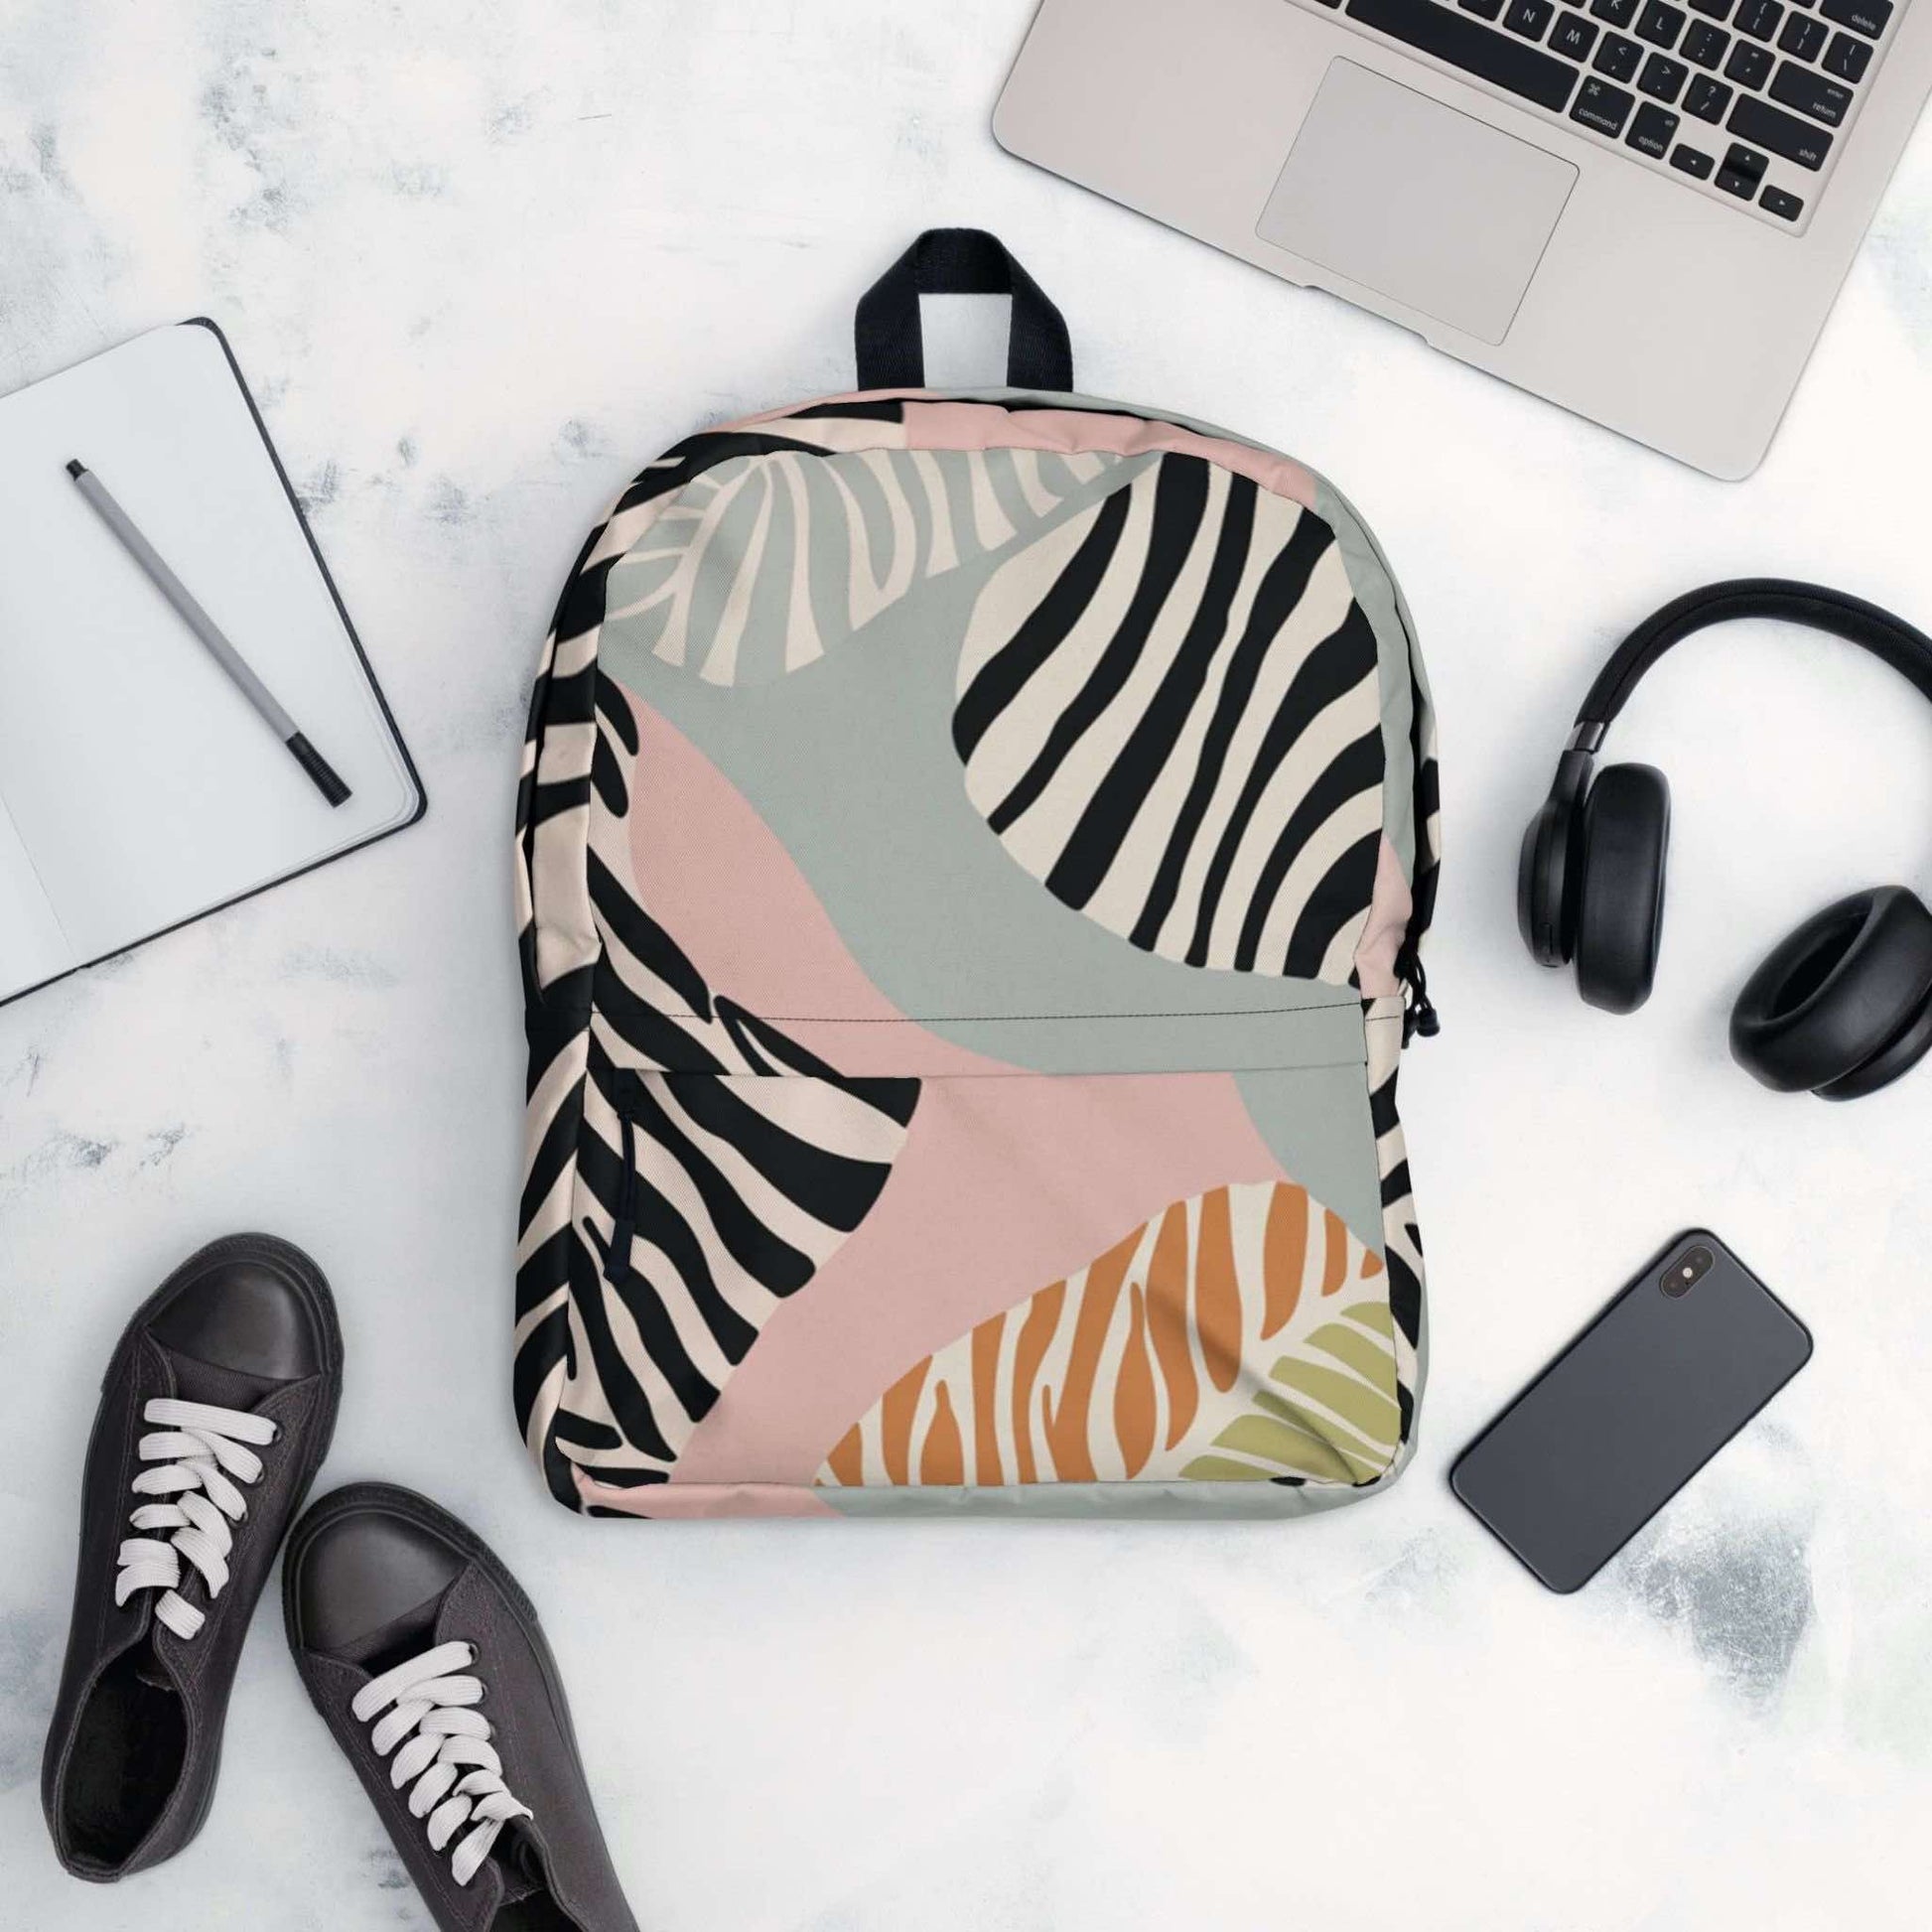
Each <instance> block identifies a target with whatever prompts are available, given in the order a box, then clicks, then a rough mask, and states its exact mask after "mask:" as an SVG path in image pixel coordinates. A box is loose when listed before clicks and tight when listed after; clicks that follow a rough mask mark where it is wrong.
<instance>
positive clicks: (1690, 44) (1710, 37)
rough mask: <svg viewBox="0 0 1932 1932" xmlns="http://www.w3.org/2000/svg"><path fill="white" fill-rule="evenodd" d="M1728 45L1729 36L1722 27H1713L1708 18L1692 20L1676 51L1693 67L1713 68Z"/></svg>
mask: <svg viewBox="0 0 1932 1932" xmlns="http://www.w3.org/2000/svg"><path fill="white" fill-rule="evenodd" d="M1729 45H1730V36H1729V35H1728V34H1726V33H1725V30H1724V29H1723V28H1722V27H1713V26H1712V24H1711V23H1710V22H1709V21H1708V20H1694V21H1692V22H1691V31H1690V32H1689V33H1688V34H1686V35H1685V36H1684V45H1683V46H1682V47H1680V48H1679V49H1678V50H1677V51H1678V53H1680V54H1681V55H1683V57H1684V58H1685V60H1687V61H1689V62H1690V64H1691V65H1692V66H1693V67H1696V68H1711V69H1716V67H1717V66H1718V63H1719V62H1720V61H1722V60H1723V59H1724V58H1725V48H1727V47H1728V46H1729Z"/></svg>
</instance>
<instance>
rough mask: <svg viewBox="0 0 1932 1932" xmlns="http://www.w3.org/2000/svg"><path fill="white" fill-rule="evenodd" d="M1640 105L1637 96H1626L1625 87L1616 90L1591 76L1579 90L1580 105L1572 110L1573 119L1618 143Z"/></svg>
mask: <svg viewBox="0 0 1932 1932" xmlns="http://www.w3.org/2000/svg"><path fill="white" fill-rule="evenodd" d="M1636 104H1637V99H1636V96H1635V95H1634V94H1626V93H1625V92H1624V91H1623V89H1622V88H1621V87H1612V86H1611V85H1610V83H1609V82H1608V81H1607V80H1598V79H1597V78H1596V76H1595V75H1594V74H1588V75H1587V76H1586V77H1585V80H1584V84H1583V85H1582V86H1581V87H1580V88H1578V90H1577V104H1576V106H1575V107H1573V108H1572V109H1571V110H1570V118H1571V119H1572V120H1573V121H1582V122H1583V124H1584V125H1585V126H1586V127H1593V128H1594V129H1595V130H1596V131H1597V133H1598V134H1607V135H1608V136H1609V137H1610V139H1611V140H1612V141H1614V140H1615V139H1616V137H1617V136H1618V135H1619V134H1621V133H1622V132H1623V123H1624V122H1625V121H1627V120H1628V119H1629V118H1630V110H1631V108H1633V107H1634V106H1635V105H1636Z"/></svg>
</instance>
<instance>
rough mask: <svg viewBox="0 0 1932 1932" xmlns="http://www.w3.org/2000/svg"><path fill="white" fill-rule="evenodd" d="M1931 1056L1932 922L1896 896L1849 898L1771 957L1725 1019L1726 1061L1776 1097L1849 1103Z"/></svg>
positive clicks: (1895, 889) (1908, 898)
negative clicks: (1811, 1097)
mask: <svg viewBox="0 0 1932 1932" xmlns="http://www.w3.org/2000/svg"><path fill="white" fill-rule="evenodd" d="M1928 1048H1932V912H1928V911H1927V910H1926V908H1925V905H1924V903H1923V901H1921V900H1920V898H1919V897H1918V896H1917V894H1915V893H1909V892H1907V891H1906V890H1905V888H1904V887H1902V886H1877V887H1873V888H1871V889H1870V890H1868V891H1866V892H1863V893H1854V894H1853V895H1852V896H1851V897H1850V898H1842V899H1840V900H1838V901H1837V903H1836V904H1832V905H1828V906H1826V907H1825V909H1824V910H1823V911H1822V912H1816V913H1814V914H1813V915H1812V916H1811V917H1810V918H1808V919H1807V920H1806V921H1805V922H1804V924H1803V925H1801V926H1800V927H1799V928H1798V929H1797V931H1795V932H1793V933H1792V934H1790V935H1789V936H1788V937H1787V938H1785V939H1782V940H1780V941H1779V943H1778V944H1777V945H1776V946H1775V947H1773V948H1772V950H1771V952H1770V954H1769V956H1768V957H1767V958H1766V959H1765V961H1764V963H1763V964H1762V965H1761V966H1760V967H1758V969H1757V971H1756V972H1754V973H1753V974H1752V975H1751V976H1750V978H1749V979H1748V980H1746V981H1745V982H1744V990H1743V991H1742V992H1741V993H1739V994H1738V996H1737V1004H1736V1005H1735V1006H1734V1007H1733V1008H1732V1009H1731V1013H1730V1051H1731V1056H1732V1058H1734V1059H1735V1060H1736V1061H1737V1063H1738V1065H1740V1066H1741V1067H1743V1069H1744V1070H1745V1072H1747V1073H1749V1074H1750V1075H1751V1076H1752V1077H1753V1078H1754V1079H1757V1080H1760V1081H1762V1082H1763V1084H1764V1085H1765V1086H1767V1087H1770V1088H1773V1089H1774V1090H1775V1091H1777V1092H1779V1093H1799V1092H1803V1091H1806V1090H1809V1091H1811V1092H1813V1093H1816V1094H1818V1095H1820V1096H1821V1097H1822V1098H1824V1099H1826V1100H1856V1099H1857V1098H1858V1097H1859V1096H1860V1095H1862V1094H1866V1093H1872V1092H1875V1091H1876V1090H1877V1089H1878V1088H1879V1087H1882V1086H1885V1085H1887V1084H1888V1083H1889V1082H1890V1081H1893V1080H1895V1079H1897V1078H1898V1076H1899V1075H1900V1074H1901V1073H1903V1072H1905V1071H1906V1070H1907V1069H1908V1068H1910V1067H1912V1066H1914V1065H1916V1064H1917V1063H1918V1061H1919V1060H1921V1059H1923V1058H1924V1057H1925V1054H1926V1051H1927V1049H1928Z"/></svg>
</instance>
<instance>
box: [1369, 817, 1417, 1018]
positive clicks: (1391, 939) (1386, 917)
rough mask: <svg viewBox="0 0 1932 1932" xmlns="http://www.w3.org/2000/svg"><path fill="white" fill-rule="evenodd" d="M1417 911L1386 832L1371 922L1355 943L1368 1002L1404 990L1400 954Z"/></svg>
mask: <svg viewBox="0 0 1932 1932" xmlns="http://www.w3.org/2000/svg"><path fill="white" fill-rule="evenodd" d="M1415 909H1416V907H1415V900H1414V899H1413V898H1412V897H1410V894H1409V882H1408V880H1407V879H1406V878H1404V877H1403V872H1402V861H1401V859H1400V858H1399V857H1398V856H1397V854H1396V849H1395V847H1394V846H1393V845H1391V844H1390V843H1389V835H1388V834H1387V833H1386V832H1385V833H1383V835H1382V849H1381V850H1380V851H1379V852H1378V853H1377V854H1376V855H1375V890H1374V892H1373V894H1372V895H1371V896H1370V897H1369V902H1368V923H1367V924H1366V925H1365V926H1363V928H1362V936H1361V938H1360V939H1359V940H1357V941H1356V944H1355V984H1356V985H1357V986H1359V987H1360V988H1361V990H1362V997H1363V998H1364V999H1366V1000H1382V999H1386V998H1388V997H1389V995H1391V994H1393V993H1400V992H1401V991H1402V986H1401V983H1400V981H1398V980H1397V978H1396V976H1395V961H1396V954H1397V953H1398V952H1400V951H1401V950H1402V942H1403V940H1404V939H1405V938H1406V937H1407V936H1408V932H1409V918H1410V914H1411V913H1413V912H1414V911H1415Z"/></svg>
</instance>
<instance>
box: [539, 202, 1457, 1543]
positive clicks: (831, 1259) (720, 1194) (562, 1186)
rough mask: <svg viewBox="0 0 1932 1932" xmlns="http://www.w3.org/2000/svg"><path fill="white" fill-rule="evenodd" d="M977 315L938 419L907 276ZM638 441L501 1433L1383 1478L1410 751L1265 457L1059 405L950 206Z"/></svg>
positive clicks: (575, 652) (556, 970)
mask: <svg viewBox="0 0 1932 1932" xmlns="http://www.w3.org/2000/svg"><path fill="white" fill-rule="evenodd" d="M935 293H1006V294H1010V295H1011V296H1012V298H1013V323H1012V334H1011V339H1010V345H1009V369H1008V386H1006V387H1004V388H995V389H988V390H984V391H964V392H962V391H948V392H938V391H933V390H928V389H926V388H924V387H923V386H922V383H923V369H922V350H921V345H920V334H919V310H918V300H919V297H920V295H921V294H935ZM857 341H858V374H859V382H860V385H861V386H860V390H859V392H858V393H855V394H853V395H849V396H838V397H833V398H831V399H829V400H825V401H818V402H810V403H805V404H802V405H799V406H797V407H795V408H790V409H779V410H773V411H771V412H770V413H768V414H766V415H762V416H756V417H752V418H749V419H747V420H746V421H743V422H738V423H732V424H728V425H726V426H725V427H723V428H719V429H711V430H706V431H703V432H701V433H700V434H698V435H696V436H693V437H691V438H690V439H689V440H687V441H685V442H683V443H680V444H678V445H677V447H676V448H674V449H672V450H671V451H670V452H669V453H668V454H666V455H664V456H661V457H659V458H657V459H656V460H655V461H654V462H651V463H648V464H646V465H645V466H644V468H643V469H642V470H641V471H640V472H639V473H638V475H637V477H636V478H635V480H634V481H633V482H632V483H630V484H629V485H628V486H627V487H626V488H625V489H624V490H623V491H622V493H621V495H620V496H619V497H618V498H617V500H616V502H614V503H613V504H612V505H611V507H610V509H609V510H608V511H607V512H606V514H605V515H604V517H603V518H602V519H601V520H600V521H599V522H598V524H597V525H596V527H595V528H594V529H593V530H592V531H591V533H590V535H589V537H588V538H587V539H586V541H585V543H584V546H583V549H582V551H581V552H580V553H579V555H578V558H577V562H576V565H575V567H574V568H573V569H572V571H571V573H570V577H569V580H568V582H567V583H566V585H565V587H564V591H563V596H562V598H561V600H560V602H559V604H558V607H557V615H556V620H555V622H554V624H553V626H552V629H551V632H550V635H549V636H548V638H547V639H546V640H545V642H544V646H543V652H542V657H541V661H540V663H539V667H538V671H537V677H536V684H535V690H534V695H533V697H532V700H531V705H530V722H529V731H528V736H527V739H526V741H525V744H524V747H523V759H522V771H521V780H520V784H519V788H518V794H517V824H516V847H517V867H516V910H517V921H518V928H519V945H520V951H521V955H522V969H523V986H524V994H525V1001H526V1033H527V1036H528V1043H529V1079H528V1089H527V1119H526V1138H525V1161H524V1184H523V1195H522V1207H521V1214H520V1219H519V1228H518V1245H517V1251H516V1262H517V1268H516V1330H515V1368H514V1392H515V1404H516V1417H517V1425H518V1428H519V1429H520V1430H521V1432H522V1435H523V1438H524V1441H525V1443H526V1445H527V1446H528V1449H529V1450H530V1452H531V1454H532V1455H533V1456H534V1457H535V1459H536V1462H537V1464H538V1466H539V1468H540V1469H541V1470H542V1472H543V1475H544V1477H545V1479H546V1481H547V1483H548V1485H549V1488H550V1490H551V1491H552V1493H553V1494H554V1495H555V1496H556V1497H557V1498H558V1500H559V1501H561V1502H563V1503H564V1504H566V1505H567V1506H568V1507H570V1508H572V1509H575V1510H580V1511H583V1512H586V1513H588V1514H593V1515H624V1516H646V1517H669V1516H715V1515H737V1514H780V1515H791V1516H867V1515H890V1514H895V1513H899V1512H933V1511H938V1510H961V1509H965V1510H978V1511H1009V1512H1032V1513H1041V1514H1055V1513H1057V1514H1063V1515H1066V1514H1080V1515H1087V1514H1219V1515H1252V1516H1286V1515H1296V1514H1301V1513H1304V1512H1308V1511H1311V1510H1313V1509H1316V1508H1320V1507H1324V1506H1326V1505H1329V1504H1332V1503H1337V1502H1345V1501H1349V1500H1352V1499H1353V1498H1355V1497H1358V1496H1362V1495H1365V1494H1367V1493H1369V1492H1371V1491H1373V1490H1376V1489H1379V1488H1381V1487H1383V1486H1384V1485H1385V1484H1387V1483H1388V1482H1389V1481H1390V1480H1391V1479H1392V1478H1393V1477H1394V1476H1395V1475H1396V1474H1397V1473H1398V1472H1399V1471H1400V1470H1401V1468H1402V1467H1403V1465H1404V1463H1405V1461H1406V1460H1407V1458H1408V1456H1409V1454H1410V1453H1411V1451H1412V1449H1413V1448H1414V1444H1415V1425H1416V1404H1417V1400H1418V1397H1419V1396H1420V1393H1421V1389H1422V1381H1423V1370H1424V1330H1423V1287H1422V1272H1423V1270H1422V1253H1421V1247H1420V1243H1419V1240H1418V1236H1417V1231H1416V1220H1415V1211H1414V1204H1413V1201H1412V1198H1411V1193H1410V1183H1409V1167H1408V1161H1407V1159H1406V1156H1405V1153H1404V1147H1403V1136H1402V1128H1401V1124H1400V1121H1399V1119H1398V1117H1397V1113H1396V1104H1395V1091H1396V1074H1397V1068H1398V1064H1399V1062H1400V1059H1401V1056H1402V1049H1403V1046H1404V1044H1405V1043H1406V1039H1407V1036H1408V1035H1409V1034H1410V1033H1411V1032H1412V1031H1413V1030H1415V1029H1416V1028H1417V1027H1418V1026H1419V1025H1420V1026H1421V1027H1423V1029H1424V1030H1426V1031H1433V1030H1434V1016H1433V1012H1432V1011H1431V1009H1430V1008H1429V1006H1428V1002H1427V997H1426V993H1425V990H1424V979H1423V971H1422V967H1421V964H1420V962H1419V959H1418V956H1417V950H1418V946H1419V944H1420V941H1421V939H1422V936H1423V933H1424V931H1425V929H1426V928H1427V926H1428V923H1429V918H1430V910H1431V907H1432V904H1433V901H1434V898H1435V893H1436V881H1437V866H1438V858H1439V843H1440V834H1439V825H1438V812H1437V765H1436V747H1435V726H1434V720H1433V715H1432V711H1431V707H1430V701H1429V694H1428V689H1427V686H1426V684H1425V682H1424V678H1423V670H1422V664H1421V662H1420V659H1419V658H1418V656H1417V653H1416V646H1415V638H1414V633H1413V627H1412V624H1411V622H1410V619H1409V613H1408V611H1407V609H1406V607H1405V605H1404V604H1403V601H1402V597H1401V594H1400V592H1399V591H1398V590H1397V588H1396V585H1395V582H1394V579H1393V578H1392V576H1391V575H1390V572H1389V569H1388V566H1387V564H1386V562H1385V561H1384V559H1383V557H1382V554H1381V552H1380V551H1379V550H1378V549H1377V547H1376V544H1375V540H1374V538H1373V537H1372V536H1371V535H1370V534H1369V532H1368V530H1367V528H1366V527H1365V526H1364V525H1363V523H1362V521H1361V519H1360V518H1359V517H1358V516H1357V515H1356V514H1355V512H1354V510H1353V509H1352V508H1350V506H1349V505H1348V503H1347V502H1346V501H1344V500H1343V498H1342V497H1341V496H1340V495H1339V494H1338V493H1337V492H1336V491H1335V489H1334V488H1333V487H1332V486H1331V485H1330V484H1328V483H1326V482H1324V481H1323V480H1322V479H1321V478H1319V477H1317V476H1315V475H1313V474H1312V473H1311V472H1310V471H1309V470H1307V469H1305V468H1304V467H1303V466H1302V465H1301V464H1299V463H1296V462H1294V461H1292V460H1291V459H1289V458H1287V457H1284V456H1280V455H1278V454H1276V453H1275V452H1274V451H1272V450H1268V449H1265V448H1263V447H1261V446H1260V445H1258V444H1254V443H1249V442H1246V441H1244V440H1242V439H1241V438H1238V437H1235V436H1231V435H1229V434H1228V433H1227V432H1225V431H1222V430H1218V429H1214V428H1211V427H1208V426H1206V425H1203V424H1198V423H1193V422H1189V421H1187V420H1186V419H1184V418H1182V417H1178V416H1173V415H1169V414H1162V413H1157V412H1154V411H1151V410H1145V409H1137V408H1131V407H1128V406H1126V405H1123V404H1120V403H1112V402H1097V401H1093V400H1091V399H1088V398H1086V397H1082V396H1079V395H1076V394H1074V393H1072V391H1073V372H1072V357H1071V353H1070V350H1069V348H1068V345H1067V336H1066V328H1065V324H1064V323H1063V321H1062V320H1061V318H1060V315H1059V312H1058V311H1057V310H1056V309H1055V308H1054V307H1053V305H1052V304H1051V303H1050V302H1048V301H1047V299H1046V298H1045V296H1044V295H1043V294H1042V293H1041V292H1040V290H1039V288H1038V287H1037V285H1036V284H1035V282H1034V281H1033V280H1032V278H1031V277H1030V276H1028V275H1027V273H1026V271H1025V270H1024V269H1022V268H1021V267H1020V266H1019V264H1018V263H1017V262H1016V261H1014V260H1013V258H1012V257H1011V256H1010V255H1009V254H1008V253H1007V251H1006V249H1005V248H1004V247H1002V246H1001V244H1000V243H999V242H998V241H996V240H995V239H994V238H993V237H992V236H990V235H987V234H984V233H982V232H980V231H978V230H974V229H939V230H933V231H931V232H928V233H927V234H924V235H922V236H921V237H920V238H919V240H918V241H917V242H916V243H915V244H914V245H913V246H912V248H911V249H909V250H908V251H907V252H906V254H905V255H904V256H903V257H902V258H901V259H900V260H899V261H898V262H897V263H896V264H895V265H894V267H893V268H892V269H891V270H889V271H888V273H887V274H886V275H885V276H884V277H883V278H882V279H881V280H880V282H879V283H878V284H877V285H876V286H875V287H874V288H873V289H872V291H871V292H870V293H869V294H868V295H867V296H866V297H865V298H864V300H863V301H862V302H861V304H860V307H859V311H858V321H857Z"/></svg>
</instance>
